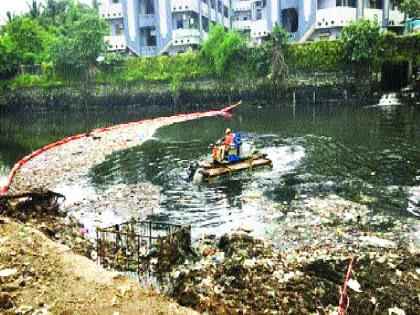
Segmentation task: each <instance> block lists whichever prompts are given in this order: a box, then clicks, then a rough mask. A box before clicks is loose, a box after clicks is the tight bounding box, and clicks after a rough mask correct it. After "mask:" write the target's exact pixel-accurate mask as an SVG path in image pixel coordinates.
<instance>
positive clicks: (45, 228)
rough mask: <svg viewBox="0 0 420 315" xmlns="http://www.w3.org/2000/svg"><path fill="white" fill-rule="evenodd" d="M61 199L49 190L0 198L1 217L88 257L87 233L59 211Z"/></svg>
mask: <svg viewBox="0 0 420 315" xmlns="http://www.w3.org/2000/svg"><path fill="white" fill-rule="evenodd" d="M62 199H64V196H63V195H61V194H58V193H55V192H53V191H50V190H32V191H30V192H24V193H19V194H15V195H6V196H0V216H4V217H8V218H12V219H15V220H17V221H18V222H21V223H25V224H27V225H29V226H32V227H35V228H37V229H39V230H40V231H42V232H43V233H44V234H45V235H46V236H47V237H49V238H50V239H52V240H54V241H56V242H58V243H61V244H65V245H68V246H69V247H70V248H72V249H73V251H74V252H76V253H78V254H82V255H85V256H87V257H90V256H91V253H92V252H94V243H93V242H92V241H91V240H89V239H88V238H87V237H86V236H87V234H88V231H87V230H86V229H85V228H84V227H83V226H82V225H81V224H80V223H78V222H77V221H76V220H74V219H73V218H71V217H69V216H67V213H66V212H65V211H63V210H61V208H62V207H61V206H60V201H61V200H62Z"/></svg>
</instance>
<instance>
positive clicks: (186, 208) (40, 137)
mask: <svg viewBox="0 0 420 315" xmlns="http://www.w3.org/2000/svg"><path fill="white" fill-rule="evenodd" d="M365 105H366V104H365ZM185 110H187V111H188V110H195V109H193V108H184V109H182V110H181V111H185ZM172 113H173V109H172V108H162V107H150V108H147V109H144V108H142V107H140V106H131V107H122V108H121V109H118V110H116V109H115V108H106V109H101V110H100V111H97V110H95V111H94V110H86V109H85V110H83V111H81V112H76V113H75V112H67V111H59V112H56V111H55V112H45V111H44V112H36V111H35V112H32V113H22V114H20V115H17V114H14V115H2V117H1V118H0V121H1V125H0V128H1V129H0V134H1V139H0V175H3V176H4V175H5V174H6V173H7V171H8V170H9V169H10V168H11V166H12V165H13V164H14V163H15V162H16V161H17V160H18V159H19V158H21V157H22V156H23V155H25V154H27V153H29V152H31V151H32V150H34V149H36V148H37V147H40V146H41V145H45V144H47V143H49V142H51V141H53V140H55V139H58V138H61V137H63V136H66V135H70V134H74V133H77V132H82V131H88V130H90V129H92V128H95V127H99V126H105V125H111V124H115V123H120V122H124V121H129V120H139V119H142V118H149V117H156V116H161V115H169V114H172ZM419 122H420V109H419V108H418V107H417V108H416V107H414V106H411V105H408V104H402V105H401V106H388V107H382V108H380V107H373V108H365V107H364V106H361V105H359V106H356V105H354V104H353V105H349V104H345V103H342V102H340V101H337V100H326V101H324V102H323V101H318V102H317V104H313V103H299V102H298V103H297V104H294V105H293V104H281V105H278V104H276V105H271V104H270V105H268V104H262V103H261V104H258V103H257V104H244V105H242V106H240V107H239V108H238V109H236V110H235V111H234V113H233V115H232V116H231V117H225V118H220V117H215V118H204V119H199V120H194V121H189V122H184V123H179V124H174V125H170V126H167V127H163V128H161V129H159V130H158V131H157V132H156V134H155V135H154V137H153V138H152V139H151V140H149V141H147V142H146V143H145V144H143V145H142V146H140V147H135V148H132V149H128V150H125V151H120V152H117V153H115V154H113V155H111V156H109V157H108V158H107V160H106V161H105V162H104V163H102V164H100V165H97V166H96V167H94V168H93V169H92V170H91V172H90V174H89V176H88V178H84V179H83V182H84V183H88V186H89V188H90V189H91V191H95V192H96V193H98V194H100V193H101V192H102V191H104V190H106V189H108V188H110V187H114V186H116V185H121V184H122V185H128V186H130V185H135V184H138V183H140V182H147V183H150V184H151V185H153V186H154V187H157V188H158V191H160V193H159V206H158V208H157V209H155V216H158V217H160V219H164V220H169V221H171V222H178V223H183V224H191V225H192V228H193V232H194V234H195V235H201V234H203V233H215V234H221V233H223V232H226V231H230V230H232V229H234V228H237V227H238V226H240V225H244V224H246V225H250V226H252V227H253V228H254V230H255V231H256V233H257V234H264V233H266V232H267V224H266V218H267V213H271V212H270V209H271V208H273V207H275V206H276V205H279V204H290V203H291V202H293V200H296V199H298V198H300V197H302V196H314V197H321V198H322V197H324V196H328V195H331V194H334V195H338V196H340V197H342V198H344V199H348V200H351V201H355V202H357V203H361V204H365V205H367V206H368V207H369V209H370V210H372V211H373V212H376V213H382V214H384V215H387V216H388V215H389V216H413V215H414V216H418V215H420V208H419V197H420V196H419V195H420V192H419V188H418V187H419V185H420V124H419ZM227 127H229V128H231V129H233V130H234V131H240V132H241V134H242V136H243V138H244V139H247V140H248V141H252V142H254V144H255V145H256V147H257V148H258V149H260V150H261V151H262V152H264V153H267V154H268V156H269V157H270V158H271V159H272V160H273V168H263V169H255V170H253V171H252V172H244V173H239V174H235V175H232V176H225V177H222V178H219V179H216V180H213V181H211V182H209V183H203V184H202V185H200V186H197V185H194V184H192V183H191V182H189V181H188V180H187V177H188V174H187V168H188V165H189V163H190V162H192V161H203V160H205V159H207V158H208V156H209V154H210V153H211V145H212V143H214V141H215V140H217V139H219V138H221V137H222V136H223V132H224V130H225V128H227ZM136 211H139V209H133V213H135V212H136ZM115 215H116V220H121V219H122V218H118V209H115ZM124 219H125V218H124Z"/></svg>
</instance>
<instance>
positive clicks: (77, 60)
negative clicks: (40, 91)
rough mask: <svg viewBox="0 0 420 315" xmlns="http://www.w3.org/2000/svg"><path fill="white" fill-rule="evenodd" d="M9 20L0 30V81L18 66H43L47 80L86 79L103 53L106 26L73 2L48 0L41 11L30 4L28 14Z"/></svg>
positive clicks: (10, 17)
mask: <svg viewBox="0 0 420 315" xmlns="http://www.w3.org/2000/svg"><path fill="white" fill-rule="evenodd" d="M8 16H9V21H8V23H6V24H5V25H3V26H2V27H1V29H0V52H1V57H0V58H1V61H2V62H1V66H0V77H1V78H8V77H12V76H13V75H15V74H16V73H17V70H18V66H19V65H43V64H46V65H47V64H48V65H49V70H50V71H49V72H48V74H49V77H50V78H49V79H51V77H52V76H54V75H55V73H57V74H58V75H61V76H62V77H68V76H69V75H72V76H79V75H85V74H86V73H88V71H89V70H90V68H91V67H92V66H93V65H94V64H95V61H96V58H97V57H98V56H99V54H100V53H102V52H104V51H105V44H104V42H103V36H104V35H105V34H106V33H107V23H106V22H105V21H104V20H102V19H100V18H99V16H98V14H97V12H96V11H95V10H94V9H92V8H90V7H89V6H86V5H81V4H78V3H75V2H74V0H58V1H54V0H49V1H47V2H46V5H45V6H43V7H41V5H39V4H38V2H37V1H35V0H33V1H32V4H31V5H30V11H29V12H28V13H27V14H25V15H22V16H14V17H13V16H11V15H10V14H9V15H8ZM45 67H47V68H48V66H45ZM18 80H20V81H28V77H26V78H24V79H18ZM29 81H32V80H29ZM41 81H43V78H41Z"/></svg>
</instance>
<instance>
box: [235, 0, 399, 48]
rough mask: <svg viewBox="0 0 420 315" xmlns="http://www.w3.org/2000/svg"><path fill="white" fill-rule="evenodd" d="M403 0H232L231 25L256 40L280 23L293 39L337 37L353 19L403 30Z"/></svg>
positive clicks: (301, 40)
mask: <svg viewBox="0 0 420 315" xmlns="http://www.w3.org/2000/svg"><path fill="white" fill-rule="evenodd" d="M401 2H402V0H232V27H233V28H234V29H236V30H239V31H242V32H244V33H245V34H249V36H250V38H251V39H253V40H254V41H256V42H259V41H261V39H262V37H264V36H267V33H268V31H270V30H272V28H273V26H274V25H275V24H276V23H277V24H280V25H283V26H284V27H285V28H286V30H287V31H289V32H290V34H291V35H290V36H291V40H292V41H298V42H305V41H308V40H317V39H320V38H324V39H335V38H337V36H338V35H339V33H340V30H341V29H342V28H343V27H344V26H346V25H348V24H349V23H350V22H351V21H355V20H358V19H361V18H367V19H372V20H373V19H375V20H377V21H378V22H379V24H380V25H382V27H384V28H392V29H394V30H395V31H396V32H402V31H403V27H404V14H403V13H402V12H400V11H398V5H399V4H400V3H401Z"/></svg>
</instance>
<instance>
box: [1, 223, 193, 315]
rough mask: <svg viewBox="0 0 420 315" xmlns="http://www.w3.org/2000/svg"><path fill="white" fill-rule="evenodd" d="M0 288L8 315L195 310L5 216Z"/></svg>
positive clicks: (179, 312) (3, 310) (3, 304)
mask: <svg viewBox="0 0 420 315" xmlns="http://www.w3.org/2000/svg"><path fill="white" fill-rule="evenodd" d="M0 286H1V292H0V313H3V312H4V313H5V314H9V313H10V314H15V313H21V314H26V313H28V314H34V313H35V314H47V313H48V314H50V313H51V314H115V312H118V313H119V314H196V313H195V312H194V311H191V310H189V309H186V308H182V307H180V306H179V305H177V304H176V303H174V302H172V301H170V300H169V299H167V298H165V297H163V296H159V295H157V294H156V293H154V292H153V291H152V290H150V289H145V288H141V287H140V286H139V285H138V284H137V283H136V282H134V281H132V280H130V279H128V278H126V277H123V276H121V275H120V274H118V273H115V272H109V271H106V270H104V269H103V268H101V267H99V266H97V265H96V264H95V263H94V262H93V261H91V260H89V259H87V258H85V257H82V256H80V255H77V254H74V253H73V252H72V251H71V250H70V249H69V247H67V246H65V245H61V244H58V243H56V242H53V241H51V240H50V239H48V238H47V237H46V236H45V235H44V234H42V233H41V232H39V231H38V230H37V229H34V228H32V227H30V226H28V225H27V224H26V225H25V224H22V223H17V222H16V221H13V220H11V219H8V218H4V217H2V218H0Z"/></svg>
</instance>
